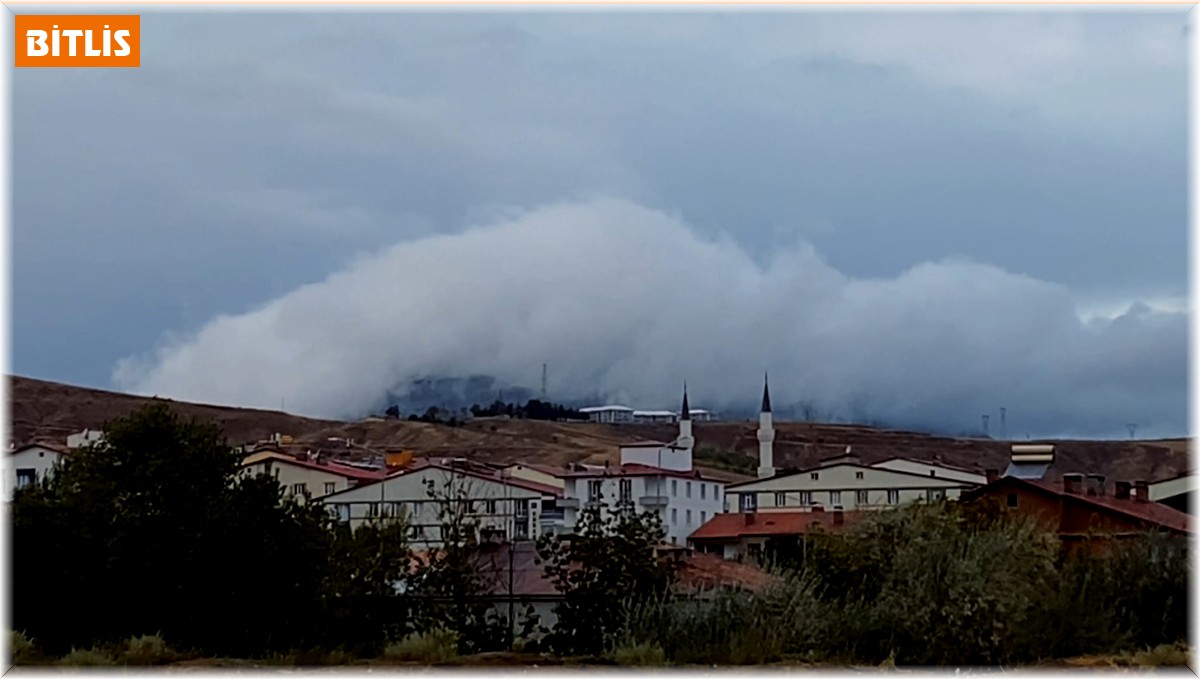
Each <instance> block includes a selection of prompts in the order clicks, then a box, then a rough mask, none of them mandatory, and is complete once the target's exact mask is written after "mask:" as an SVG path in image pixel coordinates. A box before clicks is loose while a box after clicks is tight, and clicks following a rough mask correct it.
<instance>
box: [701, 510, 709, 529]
mask: <svg viewBox="0 0 1200 679" xmlns="http://www.w3.org/2000/svg"><path fill="white" fill-rule="evenodd" d="M705 521H708V512H700V525H702V526H703V525H704V522H705Z"/></svg>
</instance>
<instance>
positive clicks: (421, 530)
mask: <svg viewBox="0 0 1200 679" xmlns="http://www.w3.org/2000/svg"><path fill="white" fill-rule="evenodd" d="M410 534H411V535H412V536H413V537H414V538H423V537H425V527H424V526H413V527H412V531H411V533H410Z"/></svg>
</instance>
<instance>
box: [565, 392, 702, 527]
mask: <svg viewBox="0 0 1200 679" xmlns="http://www.w3.org/2000/svg"><path fill="white" fill-rule="evenodd" d="M694 444H695V439H694V438H693V437H692V421H691V417H690V412H689V409H688V401H687V389H686V387H685V389H684V395H683V407H682V409H681V411H680V418H679V436H678V437H677V438H676V439H675V441H672V442H670V443H660V442H655V441H648V442H639V443H633V444H627V445H624V446H622V447H621V463H620V464H619V465H614V466H611V467H592V468H576V469H573V470H571V471H568V472H567V473H566V474H565V475H564V477H563V479H564V481H565V483H566V485H565V487H564V489H563V501H562V504H563V508H564V527H565V528H566V529H567V530H568V531H570V530H573V529H574V527H575V525H576V523H577V522H578V520H579V516H580V512H582V511H583V510H584V509H586V508H587V507H589V506H596V507H599V508H600V509H601V513H602V516H608V515H609V514H611V512H614V511H619V509H620V508H621V507H630V508H633V509H635V510H637V511H650V512H656V513H658V515H659V519H660V520H661V521H662V525H663V529H664V531H665V533H666V538H665V539H666V540H667V542H669V543H671V544H673V545H684V544H686V542H687V536H688V535H690V534H691V533H692V531H694V530H696V528H698V527H700V526H701V525H703V524H704V523H705V522H706V521H708V519H710V518H711V517H713V516H715V515H716V514H718V513H720V512H721V510H722V507H723V506H724V505H723V502H724V500H723V496H724V483H723V482H722V481H720V480H718V479H715V478H711V477H707V476H705V475H703V474H701V473H700V472H699V471H698V470H696V469H694V468H693V466H692V449H693V446H694Z"/></svg>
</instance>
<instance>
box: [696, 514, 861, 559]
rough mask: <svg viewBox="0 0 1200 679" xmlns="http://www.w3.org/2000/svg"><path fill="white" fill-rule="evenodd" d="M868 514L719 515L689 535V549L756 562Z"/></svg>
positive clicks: (842, 528) (840, 527) (855, 522)
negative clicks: (784, 546)
mask: <svg viewBox="0 0 1200 679" xmlns="http://www.w3.org/2000/svg"><path fill="white" fill-rule="evenodd" d="M866 515H867V512H843V511H840V510H834V511H830V512H826V511H779V512H762V513H759V512H739V513H736V514H718V515H716V516H715V517H713V518H712V519H710V520H709V521H708V522H707V523H705V524H704V525H703V526H701V527H700V528H698V529H696V531H695V532H693V533H692V534H691V535H690V536H688V546H690V547H692V548H693V549H695V550H696V551H698V552H704V553H708V554H717V555H720V556H722V557H724V558H726V559H737V560H740V559H743V558H751V559H754V558H758V557H759V556H761V555H763V554H764V552H766V551H768V550H769V549H770V548H772V547H778V546H780V545H781V543H790V544H792V545H794V544H795V543H796V542H797V541H801V542H802V543H803V542H804V541H807V540H808V539H809V538H810V537H811V536H812V535H813V534H814V533H821V534H829V533H838V532H840V531H842V530H844V529H845V528H846V527H848V526H853V525H855V524H857V523H858V522H859V521H861V520H862V518H863V517H865V516H866ZM801 549H802V550H803V549H804V547H803V546H802V548H801Z"/></svg>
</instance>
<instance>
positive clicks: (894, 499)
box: [888, 490, 900, 505]
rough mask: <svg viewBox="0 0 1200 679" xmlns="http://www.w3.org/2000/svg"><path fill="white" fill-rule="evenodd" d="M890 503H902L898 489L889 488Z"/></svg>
mask: <svg viewBox="0 0 1200 679" xmlns="http://www.w3.org/2000/svg"><path fill="white" fill-rule="evenodd" d="M888 504H889V505H896V504H900V491H898V490H889V491H888Z"/></svg>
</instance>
